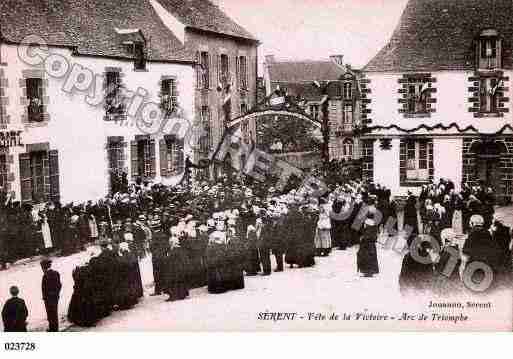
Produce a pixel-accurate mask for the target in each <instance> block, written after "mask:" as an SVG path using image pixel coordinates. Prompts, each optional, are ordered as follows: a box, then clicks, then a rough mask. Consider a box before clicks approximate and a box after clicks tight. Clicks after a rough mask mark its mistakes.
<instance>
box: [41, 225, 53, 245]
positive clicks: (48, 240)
mask: <svg viewBox="0 0 513 359" xmlns="http://www.w3.org/2000/svg"><path fill="white" fill-rule="evenodd" d="M41 232H42V234H43V244H44V245H45V248H46V249H48V248H52V247H53V243H52V235H51V234H50V225H49V224H48V222H47V221H46V220H45V221H43V223H41Z"/></svg>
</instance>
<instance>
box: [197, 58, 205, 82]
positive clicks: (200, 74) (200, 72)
mask: <svg viewBox="0 0 513 359" xmlns="http://www.w3.org/2000/svg"><path fill="white" fill-rule="evenodd" d="M196 62H197V65H196V88H197V89H200V88H202V87H203V84H202V78H203V71H204V70H203V67H202V66H201V53H200V52H199V51H196Z"/></svg>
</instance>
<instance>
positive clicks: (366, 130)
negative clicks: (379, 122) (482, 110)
mask: <svg viewBox="0 0 513 359" xmlns="http://www.w3.org/2000/svg"><path fill="white" fill-rule="evenodd" d="M452 128H455V129H456V130H457V131H458V132H459V133H464V132H469V131H473V132H477V133H479V131H478V130H477V129H476V128H475V127H474V126H472V125H470V126H467V127H465V128H461V127H460V126H459V125H458V124H457V123H456V122H453V123H451V124H450V125H449V126H445V125H443V124H441V123H438V124H436V125H434V126H428V125H425V124H422V125H419V126H417V127H415V128H410V129H406V128H402V127H399V126H397V125H389V126H370V127H365V128H362V129H360V132H361V134H366V133H370V132H372V131H374V130H398V131H401V132H406V133H412V132H416V131H419V130H427V131H433V130H444V131H446V130H450V129H452ZM507 129H509V130H511V131H513V127H512V126H511V125H509V124H506V125H504V126H503V127H502V128H501V129H500V130H499V131H497V132H495V133H492V135H501V134H502V133H503V132H504V131H505V130H507Z"/></svg>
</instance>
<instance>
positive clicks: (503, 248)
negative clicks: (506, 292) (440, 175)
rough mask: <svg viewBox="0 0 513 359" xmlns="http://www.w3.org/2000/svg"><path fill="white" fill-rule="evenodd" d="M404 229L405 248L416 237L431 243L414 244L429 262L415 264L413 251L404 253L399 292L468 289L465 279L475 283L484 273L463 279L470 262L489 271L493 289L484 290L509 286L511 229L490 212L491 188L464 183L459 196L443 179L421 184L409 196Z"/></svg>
mask: <svg viewBox="0 0 513 359" xmlns="http://www.w3.org/2000/svg"><path fill="white" fill-rule="evenodd" d="M418 217H420V220H418V219H419V218H418ZM404 225H405V227H407V228H408V237H407V244H408V246H411V244H412V242H413V241H414V240H415V238H419V237H420V238H423V237H424V238H426V239H427V237H426V236H429V238H431V239H432V240H431V241H429V240H426V241H424V242H422V243H420V244H419V245H420V248H419V255H420V256H430V258H431V261H430V262H428V263H421V262H420V261H418V260H415V258H414V256H413V254H412V253H411V252H412V251H410V252H409V253H407V254H406V255H405V257H404V259H403V265H402V269H401V274H400V278H399V283H400V286H401V290H402V291H406V292H408V291H410V290H413V292H417V291H419V290H429V291H432V292H435V293H437V294H440V295H446V294H448V293H453V292H458V291H462V290H467V289H469V288H468V287H469V284H470V286H472V283H471V282H470V281H472V282H473V283H479V282H480V281H482V279H483V275H484V273H483V271H479V272H478V273H476V274H475V275H474V276H471V277H469V278H465V273H466V272H465V270H466V269H467V268H469V264H471V263H473V262H480V263H484V264H485V265H486V266H487V267H488V268H490V273H492V276H493V280H492V285H491V288H484V289H489V290H491V289H493V288H498V287H503V286H508V287H510V286H511V281H512V277H511V275H512V254H511V253H512V252H511V250H512V242H511V229H510V228H509V227H508V226H507V225H506V223H505V221H504V218H503V217H501V216H500V215H499V214H498V213H495V198H494V191H493V189H492V188H489V187H486V186H484V185H476V186H470V185H468V184H466V183H464V184H463V185H462V188H461V191H459V192H458V191H456V190H455V186H454V184H453V183H452V182H451V181H445V180H440V182H439V183H436V184H430V185H426V186H423V187H422V189H421V192H420V195H419V196H418V197H416V196H414V195H413V194H411V193H409V196H408V198H407V200H406V204H405V207H404ZM467 274H469V273H467ZM470 274H472V273H470Z"/></svg>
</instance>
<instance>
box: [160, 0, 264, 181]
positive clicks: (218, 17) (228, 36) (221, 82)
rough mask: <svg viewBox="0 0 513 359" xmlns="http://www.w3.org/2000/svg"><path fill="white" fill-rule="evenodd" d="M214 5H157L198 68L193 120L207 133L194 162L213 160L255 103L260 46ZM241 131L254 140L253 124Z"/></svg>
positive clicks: (195, 1)
mask: <svg viewBox="0 0 513 359" xmlns="http://www.w3.org/2000/svg"><path fill="white" fill-rule="evenodd" d="M151 2H152V3H154V4H155V3H157V1H154V0H151ZM184 3H186V4H184ZM216 3H217V1H214V2H210V1H207V0H188V1H185V2H184V0H158V3H157V5H156V8H157V9H159V10H160V8H162V10H164V11H165V16H164V19H165V20H166V24H169V26H171V27H172V28H173V29H175V31H174V33H176V34H180V35H179V37H180V40H181V41H182V42H183V43H184V44H185V46H186V48H187V49H189V50H190V51H192V52H193V53H194V56H195V59H196V61H197V64H198V66H197V67H196V81H195V96H194V97H195V99H194V107H195V113H196V118H195V119H196V121H197V122H199V123H200V124H201V126H202V128H203V129H204V131H202V132H203V135H202V136H201V138H200V139H199V145H198V147H197V148H195V149H194V157H195V160H196V161H198V160H200V159H205V158H209V156H211V155H212V152H213V151H214V150H215V148H216V146H217V144H218V143H219V142H220V141H221V138H222V136H223V133H224V128H225V125H226V124H227V123H228V122H229V121H230V120H233V119H234V118H237V117H239V116H241V115H243V114H245V113H246V112H247V111H248V110H249V109H250V108H252V107H253V106H254V105H255V104H256V101H257V64H258V53H257V47H258V45H259V42H258V40H257V39H256V38H255V37H254V36H253V35H252V34H250V33H249V32H248V31H247V30H245V29H244V28H243V27H242V26H240V25H239V24H237V23H235V22H234V21H233V20H232V19H230V18H229V17H228V16H227V15H226V14H225V13H224V12H223V11H222V10H221V9H220V8H219V6H218V5H216ZM243 130H244V131H245V132H247V133H248V135H252V136H254V134H255V124H254V122H252V123H250V124H248V125H247V126H245V128H244V129H243ZM218 169H219V170H220V168H218ZM216 172H217V171H216Z"/></svg>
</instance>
